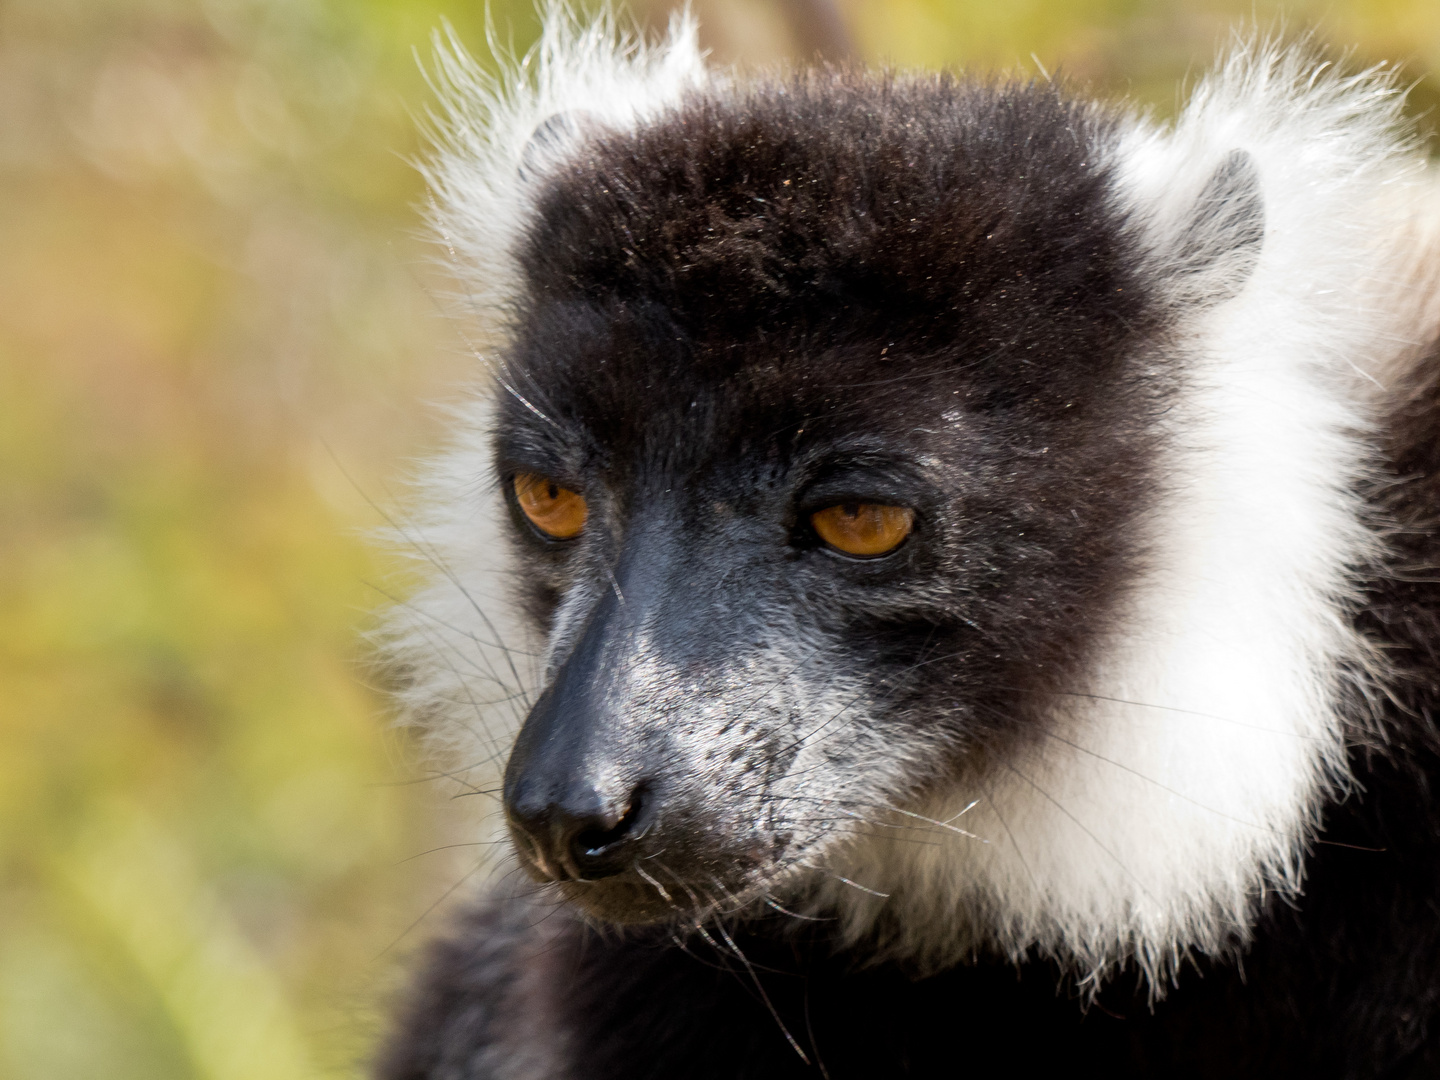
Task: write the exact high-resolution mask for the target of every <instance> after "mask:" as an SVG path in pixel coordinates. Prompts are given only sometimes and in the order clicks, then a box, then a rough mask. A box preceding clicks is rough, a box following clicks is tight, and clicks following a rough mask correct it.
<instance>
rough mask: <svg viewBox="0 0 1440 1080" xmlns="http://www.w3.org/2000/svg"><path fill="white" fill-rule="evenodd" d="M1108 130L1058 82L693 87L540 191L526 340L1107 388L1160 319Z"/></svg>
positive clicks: (567, 368)
mask: <svg viewBox="0 0 1440 1080" xmlns="http://www.w3.org/2000/svg"><path fill="white" fill-rule="evenodd" d="M1114 145H1115V125H1114V122H1113V120H1112V118H1110V117H1108V116H1107V115H1106V114H1104V113H1103V112H1101V111H1099V110H1098V109H1097V108H1096V107H1095V106H1094V105H1091V104H1081V103H1076V102H1072V101H1069V100H1067V99H1065V98H1064V97H1063V96H1061V95H1060V94H1058V93H1057V92H1056V91H1054V90H1053V89H1050V88H1048V87H1035V86H1030V85H1021V84H1009V83H994V84H971V83H963V82H958V81H955V80H952V79H948V78H944V77H926V78H918V77H917V78H914V79H899V78H890V77H881V76H870V75H859V74H856V75H848V74H847V75H839V74H834V73H829V74H827V73H807V74H804V75H799V76H795V77H794V78H792V79H791V80H789V81H784V82H778V81H777V82H771V83H761V84H759V85H756V86H754V87H751V88H749V89H746V90H744V91H729V92H727V93H724V94H721V93H718V92H716V93H710V94H696V95H694V96H692V97H690V98H689V99H687V100H686V101H685V102H684V103H683V104H682V105H681V106H679V107H678V108H677V109H676V110H675V111H673V112H671V113H669V114H668V115H666V116H664V117H662V118H661V119H659V120H657V121H654V122H650V123H647V124H644V125H641V126H640V127H639V128H637V129H635V130H633V131H629V132H605V133H602V134H598V135H596V136H594V137H593V138H590V139H587V140H586V141H585V142H584V144H583V149H582V151H581V152H580V153H579V155H578V156H577V158H576V159H575V160H572V161H571V162H569V164H568V167H566V168H564V169H559V170H557V171H556V172H555V173H554V174H553V175H552V176H551V178H550V179H549V180H548V181H547V182H546V185H545V186H544V187H543V189H542V190H541V191H540V192H539V193H538V195H537V200H536V203H535V212H534V217H533V220H532V222H531V224H530V227H529V228H528V230H527V233H526V235H525V238H524V241H523V243H522V245H521V247H520V250H519V251H518V252H517V254H518V259H519V265H520V267H521V270H522V276H523V278H524V281H525V283H526V285H527V288H526V289H525V290H524V293H523V295H522V298H521V300H520V302H519V308H518V317H517V321H516V326H517V335H516V338H517V345H516V355H518V356H521V357H523V361H524V364H525V366H526V369H527V371H529V373H530V376H531V377H533V378H535V379H537V380H539V381H540V382H541V383H542V385H546V386H554V387H556V388H559V387H562V386H576V385H577V378H576V375H577V366H578V365H580V364H582V363H583V364H585V365H586V366H587V367H588V368H590V369H592V370H591V371H590V375H592V376H598V375H599V374H600V373H601V371H602V369H603V377H604V380H606V381H607V382H608V384H609V385H610V386H611V387H612V388H614V387H617V386H619V385H624V386H626V388H627V392H630V393H632V394H633V392H634V390H635V389H636V387H641V388H643V387H645V386H647V385H649V386H653V385H658V384H661V383H663V384H665V385H667V386H671V387H673V388H674V391H675V393H676V395H678V396H684V395H685V394H691V390H690V389H686V388H684V387H683V386H682V385H680V384H684V383H700V384H705V385H718V384H719V383H721V382H723V381H725V380H735V379H740V380H742V381H746V380H748V381H749V382H751V383H754V382H757V381H761V380H763V379H764V378H765V377H766V373H767V372H768V371H772V370H780V371H783V379H782V380H781V381H783V382H784V383H785V384H786V385H788V386H791V387H794V386H796V385H799V384H801V383H803V382H804V380H805V379H806V378H809V377H813V378H815V379H817V380H833V377H834V368H835V366H837V365H840V366H845V367H847V368H852V369H853V378H851V379H850V381H852V382H854V383H857V384H864V383H871V384H875V385H882V384H883V380H884V379H885V378H887V377H888V376H893V375H895V374H897V372H895V371H894V365H895V363H896V362H897V361H898V362H900V363H902V364H903V363H910V364H912V365H929V366H930V367H933V368H935V369H936V370H940V369H942V368H946V367H948V368H950V369H953V370H956V371H961V372H964V374H965V378H966V379H967V380H968V381H969V383H970V384H972V385H976V386H981V387H986V388H988V389H987V390H986V391H985V392H987V393H988V392H991V391H995V390H997V389H998V390H1000V391H1001V392H1003V393H1004V394H1006V395H1010V396H1013V397H1017V398H1024V397H1026V396H1027V395H1030V394H1032V393H1033V392H1040V393H1049V392H1051V391H1057V392H1059V393H1061V394H1070V395H1072V396H1073V393H1074V392H1075V391H1074V390H1072V389H1071V384H1075V385H1077V386H1079V387H1080V388H1081V389H1087V388H1088V390H1089V391H1090V392H1096V391H1097V390H1098V391H1101V392H1103V384H1104V383H1105V381H1106V378H1107V374H1109V373H1111V372H1113V370H1114V368H1115V365H1116V363H1117V360H1118V358H1120V357H1121V356H1123V355H1124V354H1125V352H1126V351H1127V349H1128V348H1129V347H1130V345H1131V344H1132V342H1133V340H1134V338H1135V336H1136V335H1137V334H1143V333H1144V332H1145V331H1146V328H1147V327H1149V326H1150V325H1151V324H1152V323H1153V322H1154V311H1153V308H1154V304H1153V303H1152V300H1151V295H1150V292H1149V291H1148V290H1147V288H1146V287H1145V284H1144V281H1143V280H1142V279H1141V277H1140V274H1139V268H1138V264H1139V261H1140V260H1139V259H1138V258H1137V256H1136V249H1135V242H1134V240H1133V236H1132V232H1133V230H1132V229H1131V227H1130V225H1129V222H1128V219H1127V216H1126V212H1125V211H1124V209H1123V208H1122V206H1121V204H1120V201H1119V199H1118V198H1117V196H1116V194H1115V182H1114V176H1113V169H1112V159H1113V156H1114ZM607 342H608V344H606V343H607ZM602 359H603V360H604V363H603V364H602V363H601V360H602ZM579 381H580V382H584V379H581V380H579ZM591 381H592V382H593V381H594V380H593V379H592V380H591ZM691 396H692V397H693V396H694V395H693V394H691ZM872 396H873V392H872Z"/></svg>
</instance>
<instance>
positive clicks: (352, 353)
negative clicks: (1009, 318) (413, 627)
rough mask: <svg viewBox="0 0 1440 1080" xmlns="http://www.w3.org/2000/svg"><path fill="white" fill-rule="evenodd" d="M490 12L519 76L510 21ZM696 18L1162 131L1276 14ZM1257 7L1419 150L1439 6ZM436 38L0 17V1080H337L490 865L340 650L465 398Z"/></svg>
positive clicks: (932, 0)
mask: <svg viewBox="0 0 1440 1080" xmlns="http://www.w3.org/2000/svg"><path fill="white" fill-rule="evenodd" d="M489 6H490V13H491V18H492V20H493V22H494V25H495V28H496V34H497V40H499V41H502V42H505V43H507V44H508V45H510V46H511V47H513V48H515V49H517V50H521V51H523V49H524V48H525V47H526V46H527V45H528V44H529V43H530V42H531V41H533V39H534V36H535V34H536V32H537V21H536V18H535V14H534V11H533V8H532V7H531V5H530V3H529V0H518V2H517V0H491V2H490V5H489ZM695 7H696V9H697V11H698V13H699V15H700V18H701V20H702V26H703V28H704V29H703V32H704V36H705V41H706V44H707V45H708V46H709V48H710V49H711V50H712V51H713V55H714V57H715V58H716V61H717V62H719V63H739V64H746V65H762V66H763V65H769V64H774V63H780V62H785V61H786V60H787V59H794V58H805V57H812V56H814V55H816V54H817V53H818V54H824V55H826V56H829V57H831V58H835V59H853V60H859V61H865V62H892V63H895V64H899V65H915V64H922V65H941V64H945V65H958V66H974V67H986V68H993V67H1002V68H1009V69H1014V70H1018V71H1020V72H1022V73H1024V74H1026V75H1028V76H1035V75H1036V74H1037V73H1039V72H1040V71H1042V70H1043V71H1048V72H1051V73H1054V72H1056V71H1059V72H1063V73H1065V74H1066V75H1068V76H1069V77H1070V78H1072V79H1074V80H1076V81H1078V82H1081V83H1084V84H1088V85H1090V86H1092V87H1094V88H1095V89H1096V90H1098V92H1100V93H1102V94H1107V95H1120V94H1129V95H1132V96H1135V97H1138V98H1140V99H1141V100H1143V101H1145V102H1147V103H1149V104H1150V105H1151V106H1153V107H1154V108H1155V109H1156V110H1157V111H1158V112H1160V113H1162V114H1163V113H1166V112H1170V111H1173V109H1174V107H1175V105H1176V102H1177V100H1178V98H1179V92H1178V91H1177V86H1179V85H1181V84H1182V83H1183V82H1184V80H1186V79H1187V78H1190V77H1193V76H1194V75H1195V74H1196V73H1198V72H1199V71H1200V70H1202V69H1203V68H1204V66H1205V65H1206V63H1207V61H1208V58H1209V57H1211V56H1212V55H1213V53H1214V51H1215V48H1216V46H1217V44H1219V43H1220V42H1222V41H1223V39H1224V37H1225V34H1226V32H1227V28H1228V27H1230V26H1231V25H1234V24H1235V23H1236V22H1237V21H1240V20H1247V19H1252V20H1254V19H1258V21H1259V22H1260V23H1261V25H1262V26H1267V27H1270V26H1273V25H1277V24H1276V23H1275V21H1274V20H1276V19H1277V18H1278V17H1279V16H1280V15H1281V14H1282V12H1281V11H1280V9H1279V8H1276V7H1273V6H1272V5H1271V4H1270V3H1269V0H1004V2H1000V0H696V3H695ZM668 8H669V5H668V4H667V3H665V2H663V0H654V2H643V3H642V2H640V0H636V3H635V4H634V5H632V7H631V8H630V14H631V15H632V16H633V18H635V19H636V20H637V21H638V22H639V23H640V24H642V25H646V26H651V27H656V26H659V25H662V24H663V23H664V21H665V18H666V16H667V12H668ZM1283 18H1284V23H1283V25H1284V27H1285V29H1286V30H1287V31H1288V32H1292V33H1298V32H1302V31H1305V30H1307V29H1311V28H1314V29H1315V30H1316V31H1317V32H1318V33H1319V35H1320V36H1321V37H1322V38H1323V39H1324V40H1325V41H1328V42H1332V43H1334V44H1335V45H1336V46H1340V47H1344V48H1350V49H1353V54H1352V57H1351V62H1352V63H1355V64H1369V63H1372V62H1378V61H1382V60H1385V61H1391V62H1394V63H1396V64H1397V65H1398V66H1399V68H1400V70H1401V71H1402V73H1403V77H1404V79H1405V80H1406V81H1409V82H1413V83H1414V90H1413V93H1412V98H1411V100H1412V109H1413V111H1414V112H1415V113H1416V115H1418V116H1419V117H1420V123H1421V124H1422V126H1427V127H1433V126H1434V124H1433V117H1430V116H1428V115H1427V113H1428V110H1430V109H1431V108H1433V107H1434V106H1436V105H1437V104H1440V83H1437V81H1436V78H1435V75H1434V73H1435V72H1436V71H1437V70H1440V3H1437V2H1436V0H1331V2H1318V0H1316V2H1307V0H1294V2H1292V3H1289V4H1287V5H1286V6H1285V9H1284V11H1283ZM442 19H448V20H450V21H451V22H452V23H453V24H454V26H455V28H456V31H457V33H458V34H459V36H460V38H461V39H462V40H464V41H466V42H467V43H469V45H470V46H471V48H472V49H473V50H474V51H475V53H476V54H477V56H480V57H481V58H482V59H484V58H486V57H488V56H489V52H488V49H487V47H486V44H485V41H486V37H485V32H484V21H485V16H484V10H483V7H482V5H481V3H479V2H464V3H462V2H459V0H0V1078H3V1080H12V1078H13V1080H80V1078H84V1080H112V1078H113V1080H122V1078H124V1080H130V1078H134V1080H170V1078H175V1080H179V1078H197V1080H199V1078H203V1080H302V1078H313V1077H360V1076H362V1075H363V1074H364V1062H365V1059H366V1055H367V1053H368V1052H369V1049H370V1047H371V1046H372V1045H373V1041H374V1039H375V1038H376V1036H377V1033H378V1032H379V1031H380V1030H381V1028H382V1026H383V1015H384V1005H383V1003H384V1000H385V998H386V996H387V995H388V994H391V993H393V992H394V988H395V987H396V986H397V985H399V983H398V982H397V980H398V979H399V978H400V976H399V975H398V974H397V973H398V972H399V970H400V969H401V968H403V964H404V960H405V958H406V956H407V955H409V954H411V953H413V951H414V949H415V947H416V946H417V944H418V943H420V942H422V941H423V940H424V938H425V937H426V936H427V935H428V934H430V933H432V932H433V931H434V929H435V926H436V922H437V918H438V917H437V915H436V911H438V910H440V909H443V907H444V904H443V901H444V899H445V897H446V896H447V895H454V894H455V891H456V886H457V884H460V883H461V882H462V881H463V880H464V879H465V877H466V875H467V874H468V873H469V872H470V871H471V869H473V867H474V865H475V862H476V859H477V855H476V853H475V850H474V849H473V848H470V847H457V846H454V845H460V844H463V843H464V842H465V841H464V838H465V837H466V836H467V835H469V833H468V830H469V829H470V828H471V827H472V826H471V825H470V824H469V822H470V821H472V820H473V815H472V817H469V818H467V816H466V811H463V810H461V809H460V808H459V807H458V806H457V804H456V802H455V801H453V800H451V799H450V798H449V795H450V794H451V793H450V792H449V791H442V790H439V789H437V787H436V786H435V785H433V784H431V783H427V782H426V781H425V777H426V775H427V770H426V767H425V764H424V762H423V760H422V759H421V757H420V756H419V755H418V753H417V751H416V748H415V746H414V745H413V740H412V739H411V738H409V737H408V736H407V735H406V733H404V732H403V731H398V730H396V729H395V728H394V727H393V726H391V724H390V722H389V717H388V714H387V703H386V700H385V696H384V686H383V685H380V683H382V682H383V677H382V676H381V675H379V674H378V673H377V670H376V668H375V665H374V664H373V662H372V660H371V658H370V656H369V654H368V652H367V646H366V644H365V638H364V635H365V632H366V630H367V629H368V628H370V627H372V626H373V622H374V614H373V613H374V612H375V610H376V609H377V608H378V607H380V606H382V605H383V604H384V603H385V602H386V595H387V594H392V593H394V592H396V591H403V590H404V588H405V582H404V574H403V572H402V566H401V563H400V561H399V560H398V559H397V558H396V557H395V556H394V555H393V553H389V552H387V551H385V550H384V548H383V546H382V545H379V544H376V543H373V542H371V540H369V539H368V538H367V536H368V534H369V531H371V530H373V529H374V528H375V527H376V526H377V525H378V524H380V522H381V520H382V514H383V509H384V508H391V507H394V506H396V505H397V504H399V503H400V502H401V501H403V494H402V491H403V482H404V476H405V473H406V470H407V463H408V462H410V461H413V460H414V459H415V458H416V457H417V456H419V455H423V454H424V453H425V450H426V448H427V447H431V446H433V445H435V444H436V442H437V440H438V439H439V438H440V431H439V427H440V425H439V424H438V422H437V419H436V417H437V413H436V412H435V410H434V409H433V403H435V402H443V401H444V400H445V399H447V398H450V397H453V396H454V395H455V394H456V393H457V392H458V389H459V388H460V387H462V386H463V385H464V384H465V382H466V381H467V380H468V379H470V378H471V377H472V376H473V375H474V372H473V370H472V368H473V366H474V365H473V361H472V360H471V359H470V358H469V357H468V356H467V354H466V349H465V346H464V340H463V335H461V334H460V333H458V332H457V331H456V329H455V328H454V326H453V325H452V324H451V323H450V322H449V321H447V319H446V318H445V317H444V316H443V314H442V312H441V308H440V305H439V304H438V303H437V302H436V300H435V299H434V297H435V296H436V295H439V294H441V293H443V292H444V291H445V288H446V284H445V282H444V281H443V278H442V276H441V272H440V271H439V270H438V269H437V268H436V266H435V254H436V253H435V251H434V250H433V249H432V248H431V247H430V246H429V245H428V244H427V242H426V241H425V239H424V238H423V236H422V235H421V232H420V227H419V224H418V214H417V212H416V206H417V204H418V203H420V202H421V201H422V200H423V192H422V190H421V186H420V184H419V181H418V178H417V175H416V172H415V170H414V168H413V167H412V165H411V162H412V161H413V160H414V159H415V157H416V156H417V155H420V154H423V152H424V149H423V145H422V142H421V140H420V137H419V136H418V135H417V124H416V118H417V117H418V116H420V115H421V114H423V112H424V110H425V108H426V106H427V102H428V101H429V99H430V92H429V90H428V89H427V86H426V84H425V81H424V78H423V76H422V70H421V68H422V65H423V64H424V63H425V60H426V57H427V55H428V53H429V48H430V46H429V35H430V34H431V32H432V30H433V29H434V28H435V27H437V26H438V25H439V24H440V23H441V20H442ZM417 57H418V59H417ZM486 62H489V61H488V60H487V61H486ZM377 507H378V508H380V509H377ZM459 891H462V892H463V885H462V886H461V888H460V890H459Z"/></svg>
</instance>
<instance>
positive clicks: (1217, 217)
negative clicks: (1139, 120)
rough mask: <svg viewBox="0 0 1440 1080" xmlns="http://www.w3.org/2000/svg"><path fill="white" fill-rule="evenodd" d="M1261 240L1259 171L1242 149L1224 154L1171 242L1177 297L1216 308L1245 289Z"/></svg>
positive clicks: (1262, 217) (1262, 215)
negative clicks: (1172, 245) (1182, 226)
mask: <svg viewBox="0 0 1440 1080" xmlns="http://www.w3.org/2000/svg"><path fill="white" fill-rule="evenodd" d="M1264 240H1265V200H1264V198H1263V196H1262V195H1261V194H1260V170H1259V169H1258V168H1257V167H1256V165H1255V159H1254V158H1253V157H1251V156H1250V154H1249V153H1247V152H1246V151H1244V150H1232V151H1230V153H1228V154H1226V155H1225V160H1223V161H1222V162H1221V163H1220V165H1219V166H1218V167H1217V168H1216V170H1215V171H1214V172H1213V173H1211V174H1210V179H1209V180H1207V181H1205V186H1204V187H1203V188H1202V189H1201V191H1200V195H1199V196H1198V197H1197V198H1196V200H1195V205H1194V207H1193V209H1192V210H1191V212H1190V218H1189V221H1188V222H1187V223H1186V225H1185V226H1184V228H1183V229H1182V231H1181V233H1180V235H1179V236H1178V237H1177V238H1176V240H1175V246H1174V248H1173V252H1174V255H1173V259H1174V261H1173V263H1172V264H1171V267H1172V269H1171V273H1172V274H1173V280H1174V281H1175V284H1176V285H1177V287H1178V290H1179V292H1180V293H1181V295H1182V297H1183V298H1184V299H1186V300H1189V301H1190V302H1192V303H1200V304H1218V303H1220V302H1221V301H1223V300H1228V299H1230V298H1231V297H1232V296H1235V295H1236V294H1237V293H1239V292H1240V290H1241V289H1243V288H1244V287H1245V283H1246V282H1247V281H1248V280H1249V279H1250V275H1251V274H1252V273H1253V272H1254V270H1255V264H1256V263H1257V262H1258V261H1259V260H1260V248H1261V245H1262V244H1263V243H1264Z"/></svg>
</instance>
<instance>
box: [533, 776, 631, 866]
mask: <svg viewBox="0 0 1440 1080" xmlns="http://www.w3.org/2000/svg"><path fill="white" fill-rule="evenodd" d="M644 808H645V807H644V798H643V793H642V791H641V789H640V788H636V789H635V790H634V791H632V792H631V793H630V795H629V797H628V798H625V799H606V798H605V797H604V796H602V795H601V794H600V793H599V792H597V791H595V790H594V789H593V788H589V787H586V788H585V789H584V790H583V791H581V792H576V793H575V794H574V795H573V796H572V797H570V798H565V799H561V800H559V801H556V800H548V799H544V798H534V797H527V794H526V793H525V792H524V791H523V790H522V791H520V792H517V793H516V795H515V797H514V798H513V799H511V800H510V802H509V805H508V806H507V807H506V810H507V812H508V816H509V819H510V826H511V828H512V829H513V830H514V832H515V839H516V841H517V842H518V844H519V846H520V847H521V849H522V850H525V851H526V853H527V854H528V855H529V856H530V857H531V860H532V861H533V862H534V863H535V866H536V867H537V868H538V869H539V870H540V872H541V873H543V874H544V875H545V876H546V877H549V878H552V879H554V880H556V881H566V880H570V881H594V880H596V879H598V878H603V877H609V876H611V875H612V874H618V873H620V872H621V871H622V870H624V869H626V868H627V867H628V866H629V865H630V862H631V859H632V857H633V856H632V852H631V848H632V845H633V841H635V840H636V839H638V838H639V836H640V835H641V833H642V832H643V831H644V830H643V829H641V828H640V827H639V822H640V820H641V815H642V813H643V811H644Z"/></svg>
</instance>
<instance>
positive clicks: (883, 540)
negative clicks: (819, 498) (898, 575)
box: [810, 502, 915, 558]
mask: <svg viewBox="0 0 1440 1080" xmlns="http://www.w3.org/2000/svg"><path fill="white" fill-rule="evenodd" d="M810 524H811V526H812V527H813V528H814V529H815V532H816V533H818V534H819V536H820V539H821V540H824V541H825V543H827V544H829V545H830V546H831V547H832V548H834V549H835V550H836V551H843V552H844V553H845V554H846V555H858V556H860V557H862V558H864V557H866V556H874V555H884V554H886V553H887V552H891V551H894V550H895V549H896V548H897V547H899V546H900V541H901V540H904V539H905V537H907V536H909V535H910V530H911V529H912V528H913V527H914V525H915V511H914V510H911V509H910V508H909V507H908V506H884V505H882V504H880V503H862V502H847V503H841V504H840V505H838V506H827V507H826V508H825V509H824V510H819V511H817V512H816V513H813V514H811V515H810Z"/></svg>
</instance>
